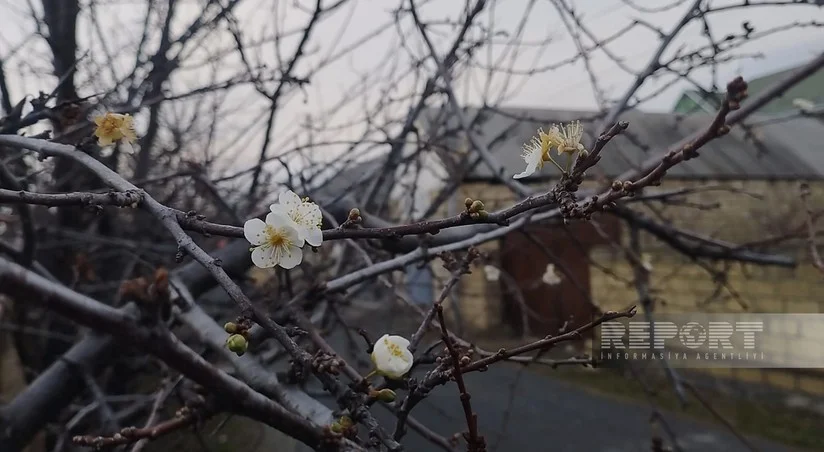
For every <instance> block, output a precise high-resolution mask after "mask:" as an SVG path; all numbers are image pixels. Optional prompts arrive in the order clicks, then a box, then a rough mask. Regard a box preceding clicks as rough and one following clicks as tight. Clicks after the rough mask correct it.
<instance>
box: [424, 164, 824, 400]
mask: <svg viewBox="0 0 824 452" xmlns="http://www.w3.org/2000/svg"><path fill="white" fill-rule="evenodd" d="M546 186H549V185H548V184H547V185H546ZM710 186H712V187H717V188H718V189H714V190H707V189H703V190H702V191H698V192H695V193H692V194H690V195H689V196H688V197H687V198H682V200H687V201H689V203H690V205H689V206H683V205H681V206H673V205H662V204H661V203H655V204H651V205H652V206H653V207H652V208H648V207H644V206H642V205H641V204H640V203H638V204H635V208H637V209H638V210H639V211H641V212H643V213H645V214H647V215H649V216H652V217H655V218H656V219H658V220H659V221H660V219H662V218H663V219H666V220H667V221H670V222H671V223H672V224H673V225H676V226H678V227H679V228H682V229H685V230H690V231H693V232H697V233H700V234H702V235H704V236H708V237H710V236H711V237H713V238H715V239H718V240H724V241H728V242H731V243H735V244H746V243H755V242H759V241H763V240H765V239H767V238H769V237H775V236H780V235H782V234H786V233H789V232H792V231H794V230H795V229H796V228H799V227H803V221H804V214H803V209H802V207H801V204H800V201H799V196H798V193H799V191H798V182H792V181H776V182H767V181H746V182H743V181H733V182H713V183H707V182H703V183H702V182H696V181H677V180H665V183H664V184H662V185H661V186H660V187H656V188H655V190H656V191H661V190H672V189H678V188H695V189H698V188H700V187H705V188H706V187H710ZM722 187H724V188H725V189H721V188H722ZM811 188H812V198H811V203H812V205H813V206H822V205H824V183H820V182H817V183H811ZM466 197H471V198H473V199H481V200H483V202H484V203H485V204H486V206H487V209H488V210H490V211H492V210H496V209H499V208H502V207H506V206H509V205H511V204H512V203H513V202H514V201H515V199H514V197H513V196H512V195H511V194H510V193H509V190H508V189H507V188H506V187H503V186H500V185H491V184H485V183H471V184H465V185H464V186H462V187H461V188H460V190H458V193H457V195H456V196H455V199H454V200H453V201H454V202H455V203H456V206H457V207H458V208H459V209H460V208H462V205H463V200H464V198H466ZM626 235H627V234H626V228H624V231H623V236H624V237H623V238H622V240H623V242H624V243H627V237H626ZM499 243H500V242H498V241H494V242H490V243H487V244H484V245H483V246H482V247H481V250H482V251H484V252H486V253H489V255H490V257H491V259H490V263H493V264H494V263H495V261H496V257H497V254H498V253H499V252H500V251H501V250H500V245H499ZM641 243H642V247H643V251H644V252H645V253H648V254H649V256H650V257H651V262H652V267H653V270H652V273H651V275H650V283H651V292H652V294H653V296H654V297H655V298H656V300H657V306H656V309H657V310H658V311H660V312H690V311H703V312H763V313H824V296H822V295H821V294H824V276H822V275H821V273H819V272H818V271H817V270H816V269H815V268H813V267H812V265H811V264H810V259H809V256H808V249H807V247H806V245H805V243H804V241H803V240H802V241H796V242H795V243H793V244H790V245H785V246H784V248H783V249H782V250H781V251H780V252H781V253H782V254H785V255H789V256H792V257H793V258H796V259H797V260H798V266H797V267H796V268H791V269H787V268H778V267H764V266H757V265H753V264H740V263H723V262H718V263H710V262H704V261H702V265H704V266H706V267H707V268H711V269H714V270H717V271H722V272H723V274H725V275H726V280H725V281H722V282H719V281H713V276H712V275H711V273H710V272H708V271H707V270H706V269H705V268H703V267H701V266H699V265H696V264H695V263H693V262H692V261H690V259H689V258H687V257H686V256H684V255H682V254H680V253H677V252H675V251H673V250H672V249H671V248H669V247H668V246H667V245H665V244H663V243H661V242H660V241H658V240H657V239H655V238H654V237H652V236H651V235H648V234H646V233H643V232H642V234H641ZM589 257H590V260H591V280H590V284H591V289H592V297H593V301H594V302H595V303H597V304H598V305H599V306H601V307H602V308H603V309H618V308H623V307H626V306H627V305H630V304H636V303H637V301H638V298H637V295H636V293H635V289H634V287H633V286H632V285H631V284H628V283H627V281H631V280H632V271H631V267H630V266H629V265H628V264H627V262H626V260H625V258H624V257H623V255H622V254H621V252H620V251H619V250H615V249H614V248H612V247H609V246H601V247H598V248H595V249H593V250H592V251H591V252H590V256H589ZM435 265H436V268H435V269H434V271H435V274H436V281H438V282H436V283H435V284H436V287H435V293H436V294H437V293H439V292H440V287H441V282H442V281H444V280H445V278H447V277H448V274H447V272H446V271H445V270H444V269H442V268H440V265H439V264H435ZM482 266H483V263H480V264H479V265H478V266H477V268H476V269H475V270H474V271H473V273H472V274H471V275H467V276H466V277H464V279H463V280H462V281H461V283H460V285H459V286H458V288H457V289H456V294H457V297H456V300H457V302H458V303H459V304H460V307H461V309H460V317H461V320H462V322H463V324H464V326H465V327H467V328H468V329H470V330H474V331H489V330H490V329H499V328H501V327H502V326H503V323H504V322H503V320H502V315H501V313H502V310H503V307H502V305H501V299H502V297H501V288H500V283H497V282H489V281H487V280H486V278H485V275H484V272H483V269H482ZM605 269H606V271H604V270H605ZM450 309H451V306H449V305H448V306H447V310H450ZM453 314H454V313H453ZM787 334H788V335H791V337H792V338H793V339H792V340H793V343H794V344H797V345H798V346H803V344H804V343H805V342H806V341H818V343H820V341H821V340H822V338H821V337H820V336H821V335H820V334H819V333H818V332H809V331H801V332H798V331H793V332H787ZM712 373H713V374H714V375H718V376H724V377H727V378H732V379H735V380H737V381H747V382H760V383H765V384H768V385H772V386H774V387H778V388H784V389H795V390H801V391H808V392H814V393H816V394H820V395H824V376H822V375H820V374H818V373H816V372H812V373H810V372H805V373H797V372H792V371H776V370H771V371H766V370H765V371H761V370H757V369H735V370H723V369H722V370H713V371H712Z"/></svg>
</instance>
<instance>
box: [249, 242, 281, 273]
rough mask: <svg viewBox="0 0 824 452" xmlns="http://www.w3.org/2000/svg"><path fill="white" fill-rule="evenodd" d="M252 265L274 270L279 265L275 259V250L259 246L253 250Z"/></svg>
mask: <svg viewBox="0 0 824 452" xmlns="http://www.w3.org/2000/svg"><path fill="white" fill-rule="evenodd" d="M252 263H253V264H255V265H257V266H258V267H260V268H272V267H274V266H275V265H277V260H276V259H275V249H274V248H272V247H268V246H267V247H263V246H258V247H256V248H255V249H253V250H252Z"/></svg>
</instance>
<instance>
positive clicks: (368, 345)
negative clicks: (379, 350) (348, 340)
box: [355, 328, 375, 355]
mask: <svg viewBox="0 0 824 452" xmlns="http://www.w3.org/2000/svg"><path fill="white" fill-rule="evenodd" d="M355 332H356V333H358V336H360V337H362V338H363V341H364V342H366V353H369V354H370V355H371V354H372V351H373V350H375V341H373V340H372V338H371V337H370V336H369V333H367V332H366V330H364V329H363V328H358V329H357V330H356V331H355Z"/></svg>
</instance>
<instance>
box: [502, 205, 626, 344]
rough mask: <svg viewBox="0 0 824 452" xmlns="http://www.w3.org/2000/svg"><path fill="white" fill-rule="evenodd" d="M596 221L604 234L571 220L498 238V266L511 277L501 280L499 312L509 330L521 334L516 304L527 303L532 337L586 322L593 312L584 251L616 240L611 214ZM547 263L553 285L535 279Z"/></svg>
mask: <svg viewBox="0 0 824 452" xmlns="http://www.w3.org/2000/svg"><path fill="white" fill-rule="evenodd" d="M597 221H598V225H599V226H600V228H601V230H602V231H603V232H605V233H606V235H607V237H603V236H602V235H601V234H599V233H598V231H597V230H596V229H595V228H594V227H593V226H592V224H590V223H589V222H576V223H572V224H569V225H540V224H536V225H531V226H527V227H526V228H524V229H523V230H522V231H517V232H513V233H511V234H509V235H507V236H506V237H505V238H504V239H503V240H502V243H501V250H500V261H501V268H502V269H503V271H504V272H506V273H507V274H508V275H509V276H511V278H502V279H501V292H502V294H503V306H504V313H503V315H504V319H505V321H506V322H507V323H508V324H509V325H511V326H512V327H513V328H514V329H515V331H517V332H518V333H523V323H524V315H523V310H522V309H521V305H522V304H524V305H526V307H527V310H526V311H527V316H526V317H527V319H528V320H527V321H528V325H529V332H530V333H531V334H533V335H539V336H544V335H547V334H552V335H556V334H558V333H559V332H560V331H561V329H562V328H563V327H564V325H565V324H566V331H568V330H570V329H574V328H577V327H579V326H581V325H584V324H586V323H588V322H589V321H591V320H592V318H593V315H594V313H595V311H594V308H593V306H592V305H591V303H590V301H589V300H590V296H591V290H590V265H589V251H590V249H591V248H592V247H593V246H597V245H603V244H607V243H609V241H611V240H618V239H619V223H618V221H617V219H616V218H614V217H612V216H607V215H601V216H599V218H598V220H597ZM550 263H554V264H555V269H556V273H557V274H558V275H560V276H561V282H560V283H559V284H556V285H548V284H545V283H544V282H543V281H542V279H541V278H542V276H543V274H544V272H545V271H546V267H547V264H550ZM512 285H516V286H517V288H518V289H520V292H521V294H522V297H520V298H519V297H517V294H516V293H515V292H514V290H513V289H514V288H513V287H511V286H512ZM519 299H520V300H522V301H519Z"/></svg>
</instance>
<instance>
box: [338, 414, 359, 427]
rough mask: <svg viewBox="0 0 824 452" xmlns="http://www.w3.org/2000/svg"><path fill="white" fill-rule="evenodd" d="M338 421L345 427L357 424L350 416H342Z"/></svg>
mask: <svg viewBox="0 0 824 452" xmlns="http://www.w3.org/2000/svg"><path fill="white" fill-rule="evenodd" d="M337 423H338V424H339V425H340V426H341V427H343V428H350V427H352V426H353V425H355V422H354V421H353V420H352V418H351V417H349V416H341V417H340V419H338V420H337Z"/></svg>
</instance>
